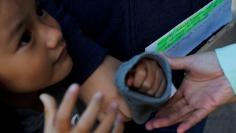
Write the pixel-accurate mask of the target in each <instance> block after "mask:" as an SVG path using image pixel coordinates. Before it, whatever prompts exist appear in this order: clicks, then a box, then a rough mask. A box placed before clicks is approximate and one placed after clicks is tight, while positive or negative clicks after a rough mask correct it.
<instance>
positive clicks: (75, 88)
mask: <svg viewBox="0 0 236 133" xmlns="http://www.w3.org/2000/svg"><path fill="white" fill-rule="evenodd" d="M78 88H79V86H78V84H72V85H71V86H70V87H69V92H76V91H77V90H78Z"/></svg>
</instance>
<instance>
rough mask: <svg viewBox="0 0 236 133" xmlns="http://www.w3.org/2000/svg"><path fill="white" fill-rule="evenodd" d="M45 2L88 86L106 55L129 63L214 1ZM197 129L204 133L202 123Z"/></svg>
mask: <svg viewBox="0 0 236 133" xmlns="http://www.w3.org/2000/svg"><path fill="white" fill-rule="evenodd" d="M40 1H41V2H42V3H41V5H42V7H43V8H44V9H46V10H47V11H48V12H49V13H50V14H51V15H52V16H53V17H54V18H56V20H57V21H58V22H59V23H60V25H61V27H62V30H63V34H64V37H65V39H66V41H67V43H68V51H69V54H70V55H71V57H72V59H73V61H74V63H75V64H74V66H75V67H74V68H76V69H75V71H76V74H77V75H78V77H79V79H78V81H79V82H80V83H83V82H84V81H85V80H86V79H87V78H88V77H89V76H90V75H91V73H92V72H94V71H95V69H96V68H97V67H98V66H99V65H100V64H101V63H102V61H103V59H104V58H105V56H106V55H107V54H110V55H112V56H114V57H116V58H117V59H119V60H121V61H126V60H128V59H130V58H131V57H133V56H134V55H137V54H139V53H141V52H143V51H144V48H145V47H146V46H148V45H149V44H151V43H152V42H153V41H155V40H156V39H158V38H159V37H161V36H162V35H164V34H165V33H167V32H168V31H169V30H170V29H172V28H173V27H174V26H176V25H177V24H179V23H180V22H182V21H183V20H184V19H186V18H187V17H189V16H190V15H192V14H193V13H195V12H196V11H198V10H199V9H200V8H201V7H203V6H204V5H206V4H207V3H208V2H210V1H211V0H178V1H176V0H50V1H49V0H40ZM127 127H128V128H127V129H126V132H127V133H128V132H129V133H130V132H136V133H139V132H140V133H143V132H145V130H144V126H137V125H135V124H132V123H130V125H129V126H127ZM175 129H176V127H172V128H167V129H166V130H165V129H164V130H161V132H164V131H166V132H168V133H170V131H171V132H175ZM193 130H195V131H193V132H196V133H200V132H202V130H203V125H201V126H199V127H197V128H195V129H193ZM159 131H160V130H158V131H157V130H156V131H154V132H159Z"/></svg>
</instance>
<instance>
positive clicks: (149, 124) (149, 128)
mask: <svg viewBox="0 0 236 133" xmlns="http://www.w3.org/2000/svg"><path fill="white" fill-rule="evenodd" d="M146 129H147V130H148V131H151V130H152V124H151V123H150V122H149V123H147V124H146Z"/></svg>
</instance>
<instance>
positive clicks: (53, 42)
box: [46, 27, 63, 49]
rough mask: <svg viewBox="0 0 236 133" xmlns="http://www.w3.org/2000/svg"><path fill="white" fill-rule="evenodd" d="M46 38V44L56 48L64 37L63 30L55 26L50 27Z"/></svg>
mask: <svg viewBox="0 0 236 133" xmlns="http://www.w3.org/2000/svg"><path fill="white" fill-rule="evenodd" d="M46 38H47V41H46V45H47V47H48V48H50V49H54V48H56V47H57V45H59V44H60V42H61V41H62V39H63V37H62V33H61V30H60V29H58V28H54V27H49V28H48V32H47V35H46Z"/></svg>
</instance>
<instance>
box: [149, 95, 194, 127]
mask: <svg viewBox="0 0 236 133" xmlns="http://www.w3.org/2000/svg"><path fill="white" fill-rule="evenodd" d="M173 108H174V109H170V110H171V112H170V113H168V114H165V115H164V116H159V117H160V119H157V120H153V128H160V127H168V126H171V125H174V124H177V123H178V122H179V120H180V119H181V118H182V117H184V116H186V115H187V114H188V113H190V112H192V111H193V110H194V108H192V107H191V106H188V105H186V102H185V100H184V99H183V100H180V101H179V102H178V103H176V105H175V107H173Z"/></svg>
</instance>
